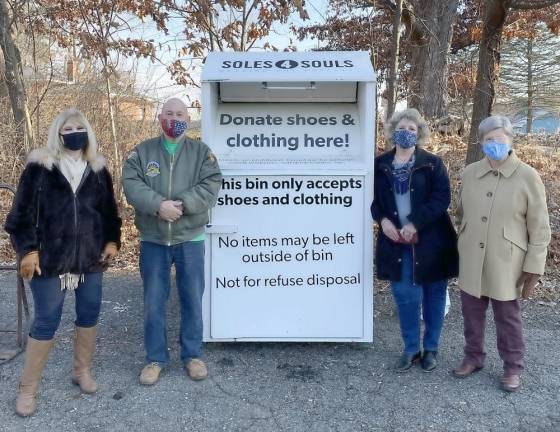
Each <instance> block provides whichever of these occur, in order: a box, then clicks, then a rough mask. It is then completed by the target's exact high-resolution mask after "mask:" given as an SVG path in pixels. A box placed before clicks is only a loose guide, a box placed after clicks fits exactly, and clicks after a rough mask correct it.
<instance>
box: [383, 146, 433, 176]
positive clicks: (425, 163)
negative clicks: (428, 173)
mask: <svg viewBox="0 0 560 432" xmlns="http://www.w3.org/2000/svg"><path fill="white" fill-rule="evenodd" d="M395 153H397V149H396V148H395V147H393V149H392V150H389V151H388V152H386V153H384V154H382V155H381V156H380V157H379V165H380V166H383V165H384V166H385V167H386V168H388V169H389V170H391V169H392V162H393V159H394V157H395ZM429 156H430V153H428V152H427V151H426V150H424V149H422V148H420V147H416V150H415V151H414V158H415V160H414V167H413V169H414V170H416V169H418V168H424V167H429V166H431V165H433V163H432V162H431V161H430V158H429Z"/></svg>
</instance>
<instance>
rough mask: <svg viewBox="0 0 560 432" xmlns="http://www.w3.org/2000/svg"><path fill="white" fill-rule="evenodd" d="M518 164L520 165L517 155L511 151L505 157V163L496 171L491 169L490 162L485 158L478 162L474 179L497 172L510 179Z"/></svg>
mask: <svg viewBox="0 0 560 432" xmlns="http://www.w3.org/2000/svg"><path fill="white" fill-rule="evenodd" d="M519 164H521V160H520V159H519V158H518V157H517V155H516V154H515V152H514V151H513V150H512V151H511V153H510V155H509V156H508V157H507V159H506V160H505V162H504V163H503V164H501V165H500V166H499V167H498V168H496V169H494V168H492V166H491V165H490V162H489V161H488V157H486V156H485V157H484V158H483V159H482V160H481V161H480V162H479V167H478V170H477V172H476V177H477V178H481V177H484V176H485V175H486V174H488V173H489V172H491V171H498V172H499V173H500V174H501V175H503V176H504V177H511V175H512V174H513V173H514V172H515V170H516V169H517V167H518V166H519Z"/></svg>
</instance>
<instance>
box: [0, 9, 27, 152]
mask: <svg viewBox="0 0 560 432" xmlns="http://www.w3.org/2000/svg"><path fill="white" fill-rule="evenodd" d="M8 9H9V8H8V5H7V3H6V0H0V48H1V49H2V53H3V54H4V66H5V76H6V87H7V88H8V94H9V96H10V103H11V105H12V113H13V116H14V122H15V127H16V135H17V136H18V137H19V140H20V142H22V143H23V145H24V149H25V150H26V151H29V150H30V149H31V148H32V147H33V126H32V124H31V115H30V114H29V108H28V105H27V97H26V94H25V85H24V83H23V68H22V65H21V56H20V53H19V49H18V47H17V45H16V44H15V42H14V38H13V36H12V23H11V18H10V15H9V14H8ZM22 126H23V131H21V127H22Z"/></svg>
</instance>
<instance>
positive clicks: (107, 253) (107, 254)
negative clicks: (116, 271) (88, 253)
mask: <svg viewBox="0 0 560 432" xmlns="http://www.w3.org/2000/svg"><path fill="white" fill-rule="evenodd" d="M117 252H118V250H117V244H116V243H114V242H109V243H107V244H106V245H105V248H103V252H102V253H101V258H100V259H99V261H100V262H106V261H110V260H112V259H113V258H115V257H116V256H117Z"/></svg>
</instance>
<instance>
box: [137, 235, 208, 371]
mask: <svg viewBox="0 0 560 432" xmlns="http://www.w3.org/2000/svg"><path fill="white" fill-rule="evenodd" d="M173 264H175V272H176V275H177V291H178V293H179V303H180V306H181V330H180V335H179V343H180V345H181V360H182V361H183V362H186V361H188V360H189V359H191V358H196V357H200V356H201V354H202V294H203V293H204V242H203V241H194V242H193V241H191V242H184V243H179V244H176V245H172V246H165V245H160V244H157V243H152V242H147V241H142V242H140V274H141V275H142V281H143V282H144V346H145V348H146V360H147V361H148V362H158V363H162V364H164V365H165V363H167V362H168V361H169V353H168V352H167V332H166V319H165V307H166V303H167V299H168V298H169V292H170V288H171V275H170V273H171V266H172V265H173Z"/></svg>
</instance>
